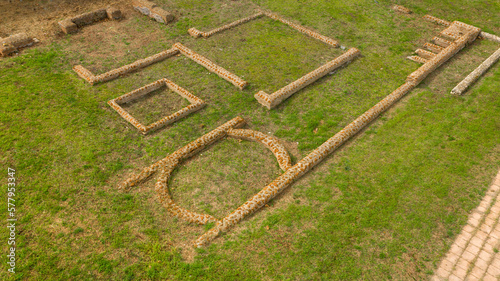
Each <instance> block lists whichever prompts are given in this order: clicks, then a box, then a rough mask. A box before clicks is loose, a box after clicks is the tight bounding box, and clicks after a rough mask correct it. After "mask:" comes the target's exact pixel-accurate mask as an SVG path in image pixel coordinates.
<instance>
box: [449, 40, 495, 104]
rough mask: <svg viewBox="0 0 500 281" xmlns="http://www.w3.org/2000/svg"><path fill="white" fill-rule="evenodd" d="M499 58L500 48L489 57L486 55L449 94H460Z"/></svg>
mask: <svg viewBox="0 0 500 281" xmlns="http://www.w3.org/2000/svg"><path fill="white" fill-rule="evenodd" d="M499 59H500V49H498V50H496V51H495V52H494V53H493V54H492V55H491V56H490V57H488V58H487V59H486V60H485V61H484V62H483V63H481V65H479V66H478V67H477V68H476V69H474V71H472V72H471V73H470V74H469V75H467V77H465V78H464V80H462V81H461V82H460V83H458V85H457V86H455V88H453V90H451V94H453V95H462V94H463V93H464V92H465V91H466V90H467V88H469V86H470V85H472V84H473V83H474V82H476V81H477V79H479V77H481V76H482V75H483V74H484V73H486V71H488V69H489V68H490V67H491V66H492V65H493V64H495V63H496V62H497V61H498V60H499Z"/></svg>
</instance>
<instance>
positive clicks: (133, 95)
mask: <svg viewBox="0 0 500 281" xmlns="http://www.w3.org/2000/svg"><path fill="white" fill-rule="evenodd" d="M163 86H167V87H168V88H169V89H170V90H172V91H174V92H176V93H177V94H179V95H180V96H182V97H183V98H185V99H187V100H188V101H189V102H190V103H191V104H190V105H188V106H186V107H184V108H183V109H181V110H179V111H177V112H175V113H173V114H171V115H169V116H166V117H163V118H162V119H160V120H158V121H156V122H154V123H153V124H151V125H147V126H146V125H143V124H141V123H140V122H139V121H137V119H135V118H134V117H133V116H132V115H130V114H129V113H128V112H127V111H125V110H124V109H123V108H122V107H121V106H120V105H121V104H124V103H127V102H129V101H131V100H134V99H138V98H140V97H142V96H144V95H146V94H148V93H151V92H152V91H154V90H157V89H159V88H161V87H163ZM108 104H109V105H110V106H111V107H112V108H113V109H114V110H116V112H118V114H120V116H122V117H123V119H125V120H127V121H128V122H129V123H130V124H132V125H133V126H134V127H136V128H137V129H138V130H139V131H140V132H141V133H143V134H147V133H149V132H152V131H154V130H157V129H159V128H161V127H164V126H166V125H168V124H172V123H174V122H175V121H177V120H179V119H181V118H183V117H184V116H186V115H188V114H190V113H192V112H195V111H198V110H200V109H201V108H203V107H204V106H205V102H204V101H203V100H201V99H199V98H197V97H196V96H194V95H192V94H191V93H190V92H188V91H187V90H185V89H184V88H182V87H180V86H178V85H177V84H175V83H173V82H172V81H170V80H168V79H165V78H164V79H160V80H158V81H155V82H153V83H151V84H148V85H146V86H144V87H141V88H139V89H136V90H134V91H132V92H130V93H127V94H125V95H123V96H120V97H117V98H115V99H112V100H110V101H108Z"/></svg>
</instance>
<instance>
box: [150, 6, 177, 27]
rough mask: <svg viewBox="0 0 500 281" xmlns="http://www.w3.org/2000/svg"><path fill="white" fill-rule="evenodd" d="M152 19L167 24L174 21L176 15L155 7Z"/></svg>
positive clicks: (152, 11)
mask: <svg viewBox="0 0 500 281" xmlns="http://www.w3.org/2000/svg"><path fill="white" fill-rule="evenodd" d="M150 17H152V18H154V19H155V20H156V21H158V22H161V23H165V24H167V23H169V22H171V21H173V20H174V15H172V14H171V13H169V12H167V11H165V10H163V9H162V8H159V7H155V8H153V10H151V15H150Z"/></svg>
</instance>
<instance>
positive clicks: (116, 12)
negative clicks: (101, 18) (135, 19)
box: [106, 7, 122, 20]
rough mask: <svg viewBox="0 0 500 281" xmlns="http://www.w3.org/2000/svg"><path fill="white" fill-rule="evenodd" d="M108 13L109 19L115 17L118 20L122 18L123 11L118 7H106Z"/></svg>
mask: <svg viewBox="0 0 500 281" xmlns="http://www.w3.org/2000/svg"><path fill="white" fill-rule="evenodd" d="M106 14H107V15H108V18H109V19H114V20H118V19H121V17H122V11H120V9H118V8H116V7H109V8H107V9H106Z"/></svg>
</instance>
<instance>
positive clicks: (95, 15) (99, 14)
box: [71, 9, 107, 27]
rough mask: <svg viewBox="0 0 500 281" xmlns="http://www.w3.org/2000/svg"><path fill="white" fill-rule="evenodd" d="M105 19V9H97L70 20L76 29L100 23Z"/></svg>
mask: <svg viewBox="0 0 500 281" xmlns="http://www.w3.org/2000/svg"><path fill="white" fill-rule="evenodd" d="M105 18H107V13H106V10H105V9H99V10H96V11H93V12H89V13H85V14H81V15H78V16H76V17H74V18H72V19H71V21H72V22H74V23H75V24H76V25H77V26H78V27H82V26H85V25H89V24H92V23H94V22H96V21H101V20H103V19H105Z"/></svg>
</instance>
